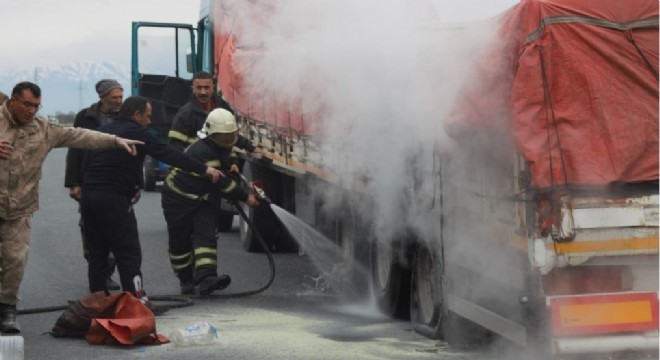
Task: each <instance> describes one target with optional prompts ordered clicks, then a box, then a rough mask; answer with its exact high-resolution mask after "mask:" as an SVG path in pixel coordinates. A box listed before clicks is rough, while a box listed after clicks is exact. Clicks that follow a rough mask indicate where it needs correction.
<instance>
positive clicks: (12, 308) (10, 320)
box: [0, 304, 21, 334]
mask: <svg viewBox="0 0 660 360" xmlns="http://www.w3.org/2000/svg"><path fill="white" fill-rule="evenodd" d="M16 313H17V311H16V305H7V304H0V331H2V332H3V333H5V334H18V333H20V332H21V328H20V326H19V325H18V321H17V320H16Z"/></svg>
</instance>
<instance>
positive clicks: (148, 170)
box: [142, 156, 156, 191]
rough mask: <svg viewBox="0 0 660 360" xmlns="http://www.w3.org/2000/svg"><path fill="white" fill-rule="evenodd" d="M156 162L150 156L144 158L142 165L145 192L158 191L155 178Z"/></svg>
mask: <svg viewBox="0 0 660 360" xmlns="http://www.w3.org/2000/svg"><path fill="white" fill-rule="evenodd" d="M154 162H155V160H154V159H153V158H151V157H150V156H145V157H144V162H143V163H142V176H143V180H144V191H155V190H156V178H155V176H154V171H153V169H154Z"/></svg>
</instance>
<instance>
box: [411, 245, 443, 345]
mask: <svg viewBox="0 0 660 360" xmlns="http://www.w3.org/2000/svg"><path fill="white" fill-rule="evenodd" d="M441 275H442V263H441V259H439V258H438V257H437V256H435V254H434V253H433V250H432V249H430V248H429V246H427V245H426V244H424V243H422V242H419V243H418V244H417V246H416V248H415V254H414V257H413V266H412V271H411V281H410V322H411V323H412V325H413V329H415V331H416V332H417V333H419V334H421V335H423V336H426V337H428V338H430V339H439V338H440V337H441V336H442V320H443V317H442V276H441Z"/></svg>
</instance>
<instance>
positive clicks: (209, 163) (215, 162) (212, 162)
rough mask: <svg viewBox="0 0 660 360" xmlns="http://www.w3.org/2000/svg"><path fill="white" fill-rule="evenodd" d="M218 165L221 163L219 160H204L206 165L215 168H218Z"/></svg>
mask: <svg viewBox="0 0 660 360" xmlns="http://www.w3.org/2000/svg"><path fill="white" fill-rule="evenodd" d="M220 165H222V164H221V163H220V160H209V161H207V162H206V166H208V167H212V168H216V169H220ZM193 174H194V173H193Z"/></svg>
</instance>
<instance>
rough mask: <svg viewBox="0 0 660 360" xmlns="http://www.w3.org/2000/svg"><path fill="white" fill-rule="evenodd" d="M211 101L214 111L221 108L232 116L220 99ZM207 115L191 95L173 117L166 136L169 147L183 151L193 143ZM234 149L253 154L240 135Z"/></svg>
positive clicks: (252, 147) (250, 144)
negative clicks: (213, 104)
mask: <svg viewBox="0 0 660 360" xmlns="http://www.w3.org/2000/svg"><path fill="white" fill-rule="evenodd" d="M211 101H213V102H214V103H215V108H216V109H217V108H222V109H225V110H227V111H229V112H231V113H232V114H234V110H232V109H231V107H230V106H229V104H227V102H226V101H224V100H223V99H222V98H221V97H219V96H217V95H213V99H212V100H211ZM207 115H208V114H207V113H206V112H205V111H204V109H202V108H201V107H200V106H199V103H198V102H197V98H195V95H192V96H191V97H190V100H189V101H188V102H187V103H186V104H185V105H183V106H182V107H181V108H180V109H179V111H178V112H177V113H176V115H174V119H173V120H172V126H171V127H170V131H169V133H168V134H167V137H168V138H169V145H170V147H172V148H174V149H177V150H179V151H183V149H185V148H186V147H187V146H189V145H190V144H192V143H194V142H195V141H196V140H197V132H198V131H199V130H201V129H202V126H203V125H204V122H205V121H206V116H207ZM236 147H237V148H239V149H243V150H245V151H247V152H254V149H255V147H254V145H253V144H252V143H251V142H250V140H248V139H247V138H245V137H243V136H241V135H239V136H238V142H237V143H236Z"/></svg>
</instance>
